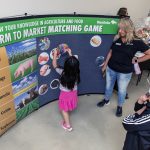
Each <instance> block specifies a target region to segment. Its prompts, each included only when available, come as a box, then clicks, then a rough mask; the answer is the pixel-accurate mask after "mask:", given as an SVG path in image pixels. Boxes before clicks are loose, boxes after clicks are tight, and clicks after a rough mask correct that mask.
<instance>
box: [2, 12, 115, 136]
mask: <svg viewBox="0 0 150 150" xmlns="http://www.w3.org/2000/svg"><path fill="white" fill-rule="evenodd" d="M0 21H1V22H0V111H1V114H0V135H1V134H3V133H4V132H5V131H6V130H7V129H8V128H9V127H10V126H12V125H14V124H15V123H16V122H18V121H20V120H21V119H23V118H24V117H25V116H27V115H28V114H30V113H31V112H33V111H34V110H36V109H38V108H39V107H41V106H43V105H45V104H47V103H48V102H50V101H53V100H56V99H58V96H59V92H60V91H59V75H58V74H57V73H56V72H55V70H54V69H53V68H52V59H53V51H54V50H55V49H60V50H62V49H64V48H65V47H69V48H70V49H71V50H72V53H73V55H77V57H78V59H79V61H80V70H81V83H80V84H79V88H78V93H79V95H81V94H87V93H103V92H104V87H105V79H104V78H103V77H102V72H101V66H102V64H103V62H104V60H105V58H106V56H107V53H108V51H109V49H110V46H111V44H112V41H113V37H114V35H115V34H116V33H117V24H118V19H117V18H116V17H112V16H96V15H95V16H92V15H78V16H77V15H55V16H54V15H53V16H50V15H49V16H30V17H21V18H12V19H6V20H5V19H4V20H0ZM67 57H68V55H67V54H66V53H64V52H63V51H60V54H59V55H58V58H57V59H58V63H59V64H60V65H61V66H62V67H63V64H64V61H65V59H66V58H67Z"/></svg>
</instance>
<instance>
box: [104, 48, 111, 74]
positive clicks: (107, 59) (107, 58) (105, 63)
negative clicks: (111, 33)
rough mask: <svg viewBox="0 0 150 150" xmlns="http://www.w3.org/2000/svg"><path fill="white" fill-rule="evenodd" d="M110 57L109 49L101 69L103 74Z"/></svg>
mask: <svg viewBox="0 0 150 150" xmlns="http://www.w3.org/2000/svg"><path fill="white" fill-rule="evenodd" d="M111 56H112V50H111V49H110V51H109V53H108V55H107V57H106V60H105V62H104V65H103V67H102V72H104V71H105V70H106V67H107V65H108V62H109V59H110V58H111Z"/></svg>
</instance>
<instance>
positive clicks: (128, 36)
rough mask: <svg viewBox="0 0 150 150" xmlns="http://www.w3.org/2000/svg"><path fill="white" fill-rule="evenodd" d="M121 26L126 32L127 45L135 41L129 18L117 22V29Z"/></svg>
mask: <svg viewBox="0 0 150 150" xmlns="http://www.w3.org/2000/svg"><path fill="white" fill-rule="evenodd" d="M121 26H123V29H124V31H125V32H126V40H127V42H128V43H130V42H131V41H133V40H134V39H135V27H134V24H133V22H132V21H131V19H130V18H122V19H120V21H119V24H118V27H119V28H121Z"/></svg>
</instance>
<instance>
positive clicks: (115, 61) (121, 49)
mask: <svg viewBox="0 0 150 150" xmlns="http://www.w3.org/2000/svg"><path fill="white" fill-rule="evenodd" d="M148 49H149V47H148V46H147V45H146V44H145V43H144V42H143V41H142V40H138V39H137V40H133V41H132V42H131V43H123V42H122V40H121V39H120V38H119V39H118V40H116V41H114V42H113V44H112V46H111V50H112V56H111V58H110V60H109V62H108V66H109V67H110V68H111V69H112V70H114V71H116V72H120V73H131V72H133V64H132V58H133V57H134V55H135V53H136V52H137V51H141V52H145V51H147V50H148Z"/></svg>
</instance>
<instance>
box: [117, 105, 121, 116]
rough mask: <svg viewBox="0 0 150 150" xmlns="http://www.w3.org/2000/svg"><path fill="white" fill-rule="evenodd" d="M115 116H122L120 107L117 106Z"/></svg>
mask: <svg viewBox="0 0 150 150" xmlns="http://www.w3.org/2000/svg"><path fill="white" fill-rule="evenodd" d="M116 116H117V117H121V116H122V107H120V106H117V111H116Z"/></svg>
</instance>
